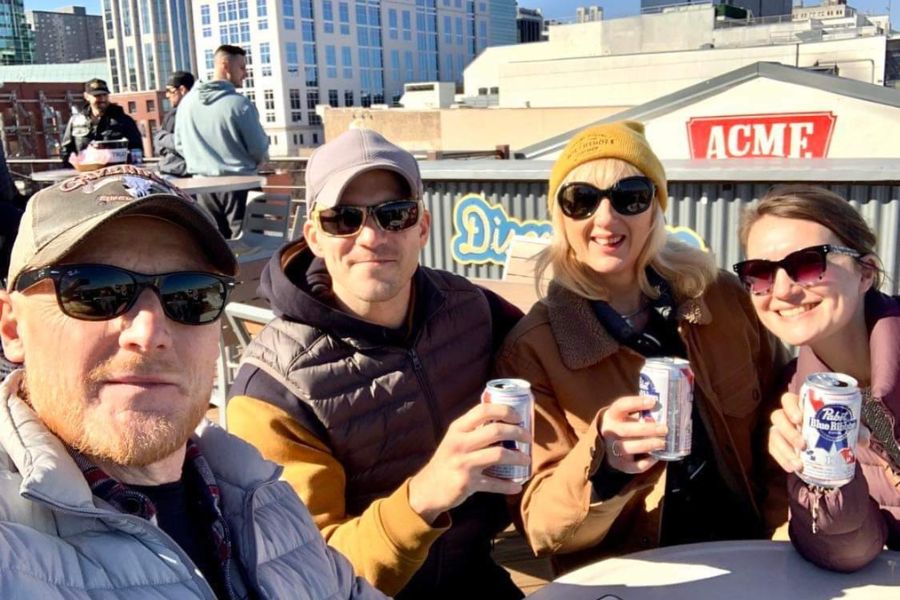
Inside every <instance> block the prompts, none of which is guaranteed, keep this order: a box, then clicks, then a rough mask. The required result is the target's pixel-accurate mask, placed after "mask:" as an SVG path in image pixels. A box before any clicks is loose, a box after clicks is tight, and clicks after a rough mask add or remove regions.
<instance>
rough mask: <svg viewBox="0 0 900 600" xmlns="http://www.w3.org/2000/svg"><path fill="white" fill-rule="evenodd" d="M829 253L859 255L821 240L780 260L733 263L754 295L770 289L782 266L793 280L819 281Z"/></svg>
mask: <svg viewBox="0 0 900 600" xmlns="http://www.w3.org/2000/svg"><path fill="white" fill-rule="evenodd" d="M829 254H844V255H846V256H852V257H853V258H859V257H860V256H862V254H860V253H859V252H857V251H856V250H854V249H853V248H846V247H844V246H833V245H831V244H822V245H820V246H810V247H809V248H802V249H800V250H796V251H794V252H791V253H790V254H788V255H787V256H785V257H784V258H782V259H781V260H764V259H752V260H745V261H742V262H739V263H737V264H735V265H734V267H733V268H734V272H735V273H737V275H738V277H739V278H740V280H741V282H742V283H743V284H744V287H746V288H747V290H748V291H749V292H750V293H751V294H753V295H754V296H765V295H766V294H769V293H771V292H772V286H774V285H775V274H776V273H777V272H778V269H784V272H785V273H787V274H788V277H790V278H791V279H792V280H793V281H794V282H795V283H796V284H798V285H801V286H804V287H807V286H811V285H813V284H815V283H816V282H817V281H821V279H822V277H823V276H824V275H825V269H826V268H828V255H829Z"/></svg>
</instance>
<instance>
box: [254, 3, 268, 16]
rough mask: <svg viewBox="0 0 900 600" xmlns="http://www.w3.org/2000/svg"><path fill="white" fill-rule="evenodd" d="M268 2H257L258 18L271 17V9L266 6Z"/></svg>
mask: <svg viewBox="0 0 900 600" xmlns="http://www.w3.org/2000/svg"><path fill="white" fill-rule="evenodd" d="M267 1H268V0H256V16H257V17H267V16H269V8H268V6H266V3H267Z"/></svg>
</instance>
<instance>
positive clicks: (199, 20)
mask: <svg viewBox="0 0 900 600" xmlns="http://www.w3.org/2000/svg"><path fill="white" fill-rule="evenodd" d="M506 4H511V5H512V10H511V11H506V8H508V7H507V6H506ZM495 5H499V6H500V9H503V12H502V13H500V14H503V15H507V12H508V13H509V14H508V15H507V16H506V17H505V18H506V20H505V21H502V26H501V25H500V23H501V20H500V19H499V18H496V17H497V15H496V14H495V13H493V12H492V11H493V10H494V9H495ZM193 8H194V15H193V16H194V30H193V37H194V40H195V42H196V49H197V50H196V60H197V64H198V69H199V75H200V77H201V78H202V79H207V78H209V77H210V76H211V75H212V71H213V54H214V52H215V49H216V48H217V47H218V46H219V45H220V44H225V43H227V44H234V45H238V46H241V47H243V48H244V49H245V50H246V51H247V53H248V59H249V60H248V67H249V69H248V71H249V77H248V78H247V80H246V81H245V82H244V91H243V93H244V94H246V95H247V96H248V97H249V98H251V100H253V101H254V103H255V104H256V107H257V109H258V110H259V114H260V120H261V122H262V124H263V127H264V128H265V130H266V132H267V133H268V135H269V139H270V141H271V149H270V154H271V155H273V156H280V155H296V154H297V153H298V152H299V151H300V149H301V148H309V147H313V146H317V145H319V144H321V143H323V142H324V131H323V127H322V120H321V117H320V115H319V114H318V113H317V112H316V106H318V105H329V106H333V107H359V108H361V109H362V108H366V107H369V106H372V105H384V104H387V105H390V104H394V103H396V102H397V101H399V99H400V97H401V96H402V94H403V84H404V83H408V82H416V81H425V82H428V81H451V82H456V83H458V84H459V83H461V82H462V80H463V69H464V68H465V67H466V66H467V65H468V64H469V62H471V61H472V60H473V59H474V57H475V56H477V55H478V53H480V52H481V51H482V50H483V49H484V48H485V47H487V46H488V45H490V44H491V43H492V42H491V40H492V39H494V37H495V36H492V34H491V32H492V31H493V30H494V28H498V27H499V28H501V30H502V29H503V27H507V26H508V28H509V29H510V30H511V31H512V40H511V41H510V42H509V43H515V41H516V22H515V2H511V3H497V2H490V1H488V0H227V1H218V2H213V1H204V0H200V1H197V2H194V7H193ZM498 10H499V9H498ZM501 33H502V31H501Z"/></svg>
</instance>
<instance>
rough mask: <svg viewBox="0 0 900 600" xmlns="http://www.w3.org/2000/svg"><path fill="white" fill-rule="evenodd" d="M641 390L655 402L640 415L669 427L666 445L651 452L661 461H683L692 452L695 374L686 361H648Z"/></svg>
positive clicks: (655, 359)
mask: <svg viewBox="0 0 900 600" xmlns="http://www.w3.org/2000/svg"><path fill="white" fill-rule="evenodd" d="M639 377H640V380H639V383H638V388H639V389H640V393H641V395H642V396H646V397H650V398H655V399H656V403H655V404H654V405H653V407H652V408H650V409H649V410H645V411H644V412H643V413H641V416H642V417H643V419H644V420H647V421H651V422H653V423H659V424H663V425H666V427H668V431H667V432H666V445H665V447H664V448H663V449H661V450H656V451H653V452H651V454H652V455H653V456H655V457H656V458H658V459H659V460H669V461H671V460H681V459H682V458H684V457H685V456H687V455H688V454H690V453H691V440H692V436H693V419H692V412H693V406H694V372H693V371H692V370H691V363H689V362H688V361H686V360H685V359H683V358H648V359H647V361H646V362H645V363H644V367H643V368H642V369H641V374H640V376H639Z"/></svg>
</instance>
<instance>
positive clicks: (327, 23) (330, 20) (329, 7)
mask: <svg viewBox="0 0 900 600" xmlns="http://www.w3.org/2000/svg"><path fill="white" fill-rule="evenodd" d="M322 22H323V26H322V28H323V30H324V31H325V33H334V4H333V3H332V1H331V0H322Z"/></svg>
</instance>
